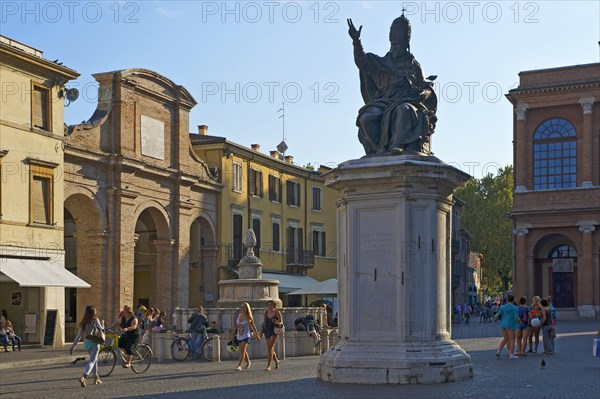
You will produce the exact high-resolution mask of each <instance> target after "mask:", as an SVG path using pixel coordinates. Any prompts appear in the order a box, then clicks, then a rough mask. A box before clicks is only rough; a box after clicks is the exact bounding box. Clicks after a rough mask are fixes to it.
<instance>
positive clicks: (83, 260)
mask: <svg viewBox="0 0 600 399" xmlns="http://www.w3.org/2000/svg"><path fill="white" fill-rule="evenodd" d="M92 196H93V194H92V193H91V192H90V193H88V192H85V191H84V192H77V193H73V194H71V195H69V196H68V197H66V198H65V202H64V218H63V219H64V231H63V239H64V248H65V268H66V269H67V270H68V271H70V272H71V273H73V274H75V275H77V276H78V277H80V278H81V279H83V280H84V281H86V282H88V283H90V284H91V286H92V287H91V288H68V287H67V288H65V321H66V322H67V324H66V325H65V340H66V341H67V342H69V341H71V340H72V339H73V338H74V337H75V334H76V333H77V328H76V325H75V322H76V321H77V320H80V319H81V317H82V316H83V312H84V309H85V306H86V305H88V304H94V305H95V306H96V308H97V310H98V313H99V314H106V313H105V311H104V310H105V309H104V308H105V306H106V304H105V303H104V302H102V303H99V302H98V298H103V297H105V295H104V291H105V288H106V287H105V285H104V284H105V280H104V278H103V273H104V271H105V270H104V264H105V261H106V252H107V251H106V245H107V242H106V240H105V233H104V230H105V229H106V226H105V224H104V219H103V217H102V214H103V212H102V211H101V208H100V204H99V203H98V202H97V201H94V199H92ZM69 320H72V322H70V321H69Z"/></svg>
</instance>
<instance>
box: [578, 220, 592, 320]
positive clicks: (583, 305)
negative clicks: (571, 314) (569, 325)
mask: <svg viewBox="0 0 600 399" xmlns="http://www.w3.org/2000/svg"><path fill="white" fill-rule="evenodd" d="M593 223H594V222H589V221H586V222H580V223H578V224H579V231H581V234H582V237H581V238H582V239H581V241H582V248H581V250H582V253H583V256H582V262H577V280H578V285H579V295H577V298H578V301H577V302H578V303H577V309H578V311H579V317H581V318H583V319H594V318H595V316H596V311H595V309H594V300H593V293H594V287H593V283H594V272H593V267H592V263H593V259H592V254H593V252H594V248H593V245H592V233H593V232H594V231H595V230H596V227H595V226H594V224H593Z"/></svg>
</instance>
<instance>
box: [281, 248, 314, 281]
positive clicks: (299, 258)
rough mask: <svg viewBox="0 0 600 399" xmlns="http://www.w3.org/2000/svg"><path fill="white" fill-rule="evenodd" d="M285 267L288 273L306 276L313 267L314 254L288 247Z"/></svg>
mask: <svg viewBox="0 0 600 399" xmlns="http://www.w3.org/2000/svg"><path fill="white" fill-rule="evenodd" d="M285 252H286V262H285V263H286V266H287V270H288V272H290V273H299V274H306V272H307V270H308V269H312V268H313V267H314V266H315V253H314V252H313V251H308V250H306V249H302V248H297V247H294V246H293V245H289V246H288V247H287V249H286V251H285Z"/></svg>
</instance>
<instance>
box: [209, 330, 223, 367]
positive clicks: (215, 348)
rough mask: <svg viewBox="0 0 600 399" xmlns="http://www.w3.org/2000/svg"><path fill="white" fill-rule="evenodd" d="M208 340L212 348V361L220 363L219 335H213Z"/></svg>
mask: <svg viewBox="0 0 600 399" xmlns="http://www.w3.org/2000/svg"><path fill="white" fill-rule="evenodd" d="M210 339H211V340H212V347H213V351H212V361H213V362H220V361H221V337H220V336H219V334H215V335H213V336H212V337H211V338H210Z"/></svg>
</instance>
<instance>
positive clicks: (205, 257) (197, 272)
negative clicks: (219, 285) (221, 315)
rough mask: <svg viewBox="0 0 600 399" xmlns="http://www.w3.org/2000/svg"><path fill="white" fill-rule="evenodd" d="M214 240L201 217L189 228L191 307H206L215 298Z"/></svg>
mask: <svg viewBox="0 0 600 399" xmlns="http://www.w3.org/2000/svg"><path fill="white" fill-rule="evenodd" d="M214 243H215V239H214V233H213V229H212V228H211V226H210V224H209V223H208V221H207V220H206V219H204V218H203V217H199V218H196V219H195V220H194V221H193V222H192V224H191V226H190V254H189V296H188V304H189V306H191V307H195V306H198V305H206V303H207V302H211V301H213V300H214V299H215V298H214V296H215V292H214V285H215V284H216V281H215V274H216V263H215V262H216V257H215V255H216V254H215V246H214Z"/></svg>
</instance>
